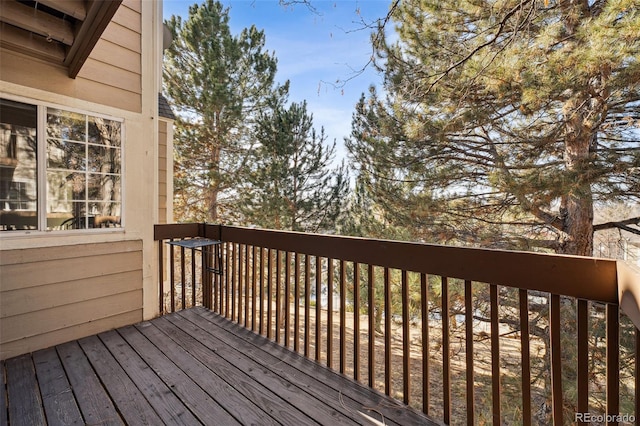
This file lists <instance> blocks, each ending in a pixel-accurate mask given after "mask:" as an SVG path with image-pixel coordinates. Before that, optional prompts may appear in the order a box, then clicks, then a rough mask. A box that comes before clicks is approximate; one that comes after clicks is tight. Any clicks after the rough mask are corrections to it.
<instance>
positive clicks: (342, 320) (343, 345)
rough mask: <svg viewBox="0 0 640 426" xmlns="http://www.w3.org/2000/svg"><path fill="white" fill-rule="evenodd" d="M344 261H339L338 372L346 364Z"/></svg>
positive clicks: (342, 372) (345, 277)
mask: <svg viewBox="0 0 640 426" xmlns="http://www.w3.org/2000/svg"><path fill="white" fill-rule="evenodd" d="M345 266H346V265H345V261H344V260H341V261H340V284H339V285H340V373H341V374H344V372H345V368H346V365H347V350H346V349H347V314H346V313H347V297H346V296H347V295H346V293H347V291H346V288H347V271H346V270H345V269H346V268H345Z"/></svg>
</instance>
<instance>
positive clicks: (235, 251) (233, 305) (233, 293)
mask: <svg viewBox="0 0 640 426" xmlns="http://www.w3.org/2000/svg"><path fill="white" fill-rule="evenodd" d="M231 250H232V252H231V321H235V319H236V296H237V293H238V288H237V283H238V279H237V278H236V277H237V266H238V265H237V262H236V260H237V255H238V244H231Z"/></svg>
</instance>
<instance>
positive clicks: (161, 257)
mask: <svg viewBox="0 0 640 426" xmlns="http://www.w3.org/2000/svg"><path fill="white" fill-rule="evenodd" d="M163 245H164V240H159V241H158V284H159V289H158V291H159V298H158V299H159V301H160V305H159V306H158V308H159V310H158V312H159V313H160V315H164V266H165V265H164V250H163V248H162V246H163Z"/></svg>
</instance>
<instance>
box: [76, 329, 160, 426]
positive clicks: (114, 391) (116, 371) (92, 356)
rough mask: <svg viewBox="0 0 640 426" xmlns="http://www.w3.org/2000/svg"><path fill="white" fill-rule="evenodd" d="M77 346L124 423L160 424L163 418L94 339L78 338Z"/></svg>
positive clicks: (103, 347) (102, 346)
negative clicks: (100, 381)
mask: <svg viewBox="0 0 640 426" xmlns="http://www.w3.org/2000/svg"><path fill="white" fill-rule="evenodd" d="M78 343H80V346H81V347H82V349H83V350H84V353H85V354H86V355H87V359H89V362H90V363H91V365H92V366H93V368H94V369H95V371H96V373H98V375H99V376H100V377H101V379H102V383H103V385H104V387H105V389H106V390H107V392H108V393H109V395H110V396H111V399H112V400H113V402H114V404H115V405H116V407H117V409H118V411H119V412H120V415H121V416H122V417H123V418H124V421H125V422H126V423H127V424H135V425H158V424H161V423H162V419H160V416H158V414H157V413H156V412H155V410H154V409H153V407H151V405H150V404H149V401H147V400H146V398H145V397H144V395H142V392H140V390H139V389H138V388H137V386H136V385H135V384H134V383H133V381H132V380H131V378H130V377H129V376H128V375H127V373H126V372H125V371H124V370H123V369H122V367H121V366H120V364H118V361H116V359H115V358H114V357H113V355H111V352H109V350H108V349H107V348H106V346H104V344H103V343H102V342H101V341H100V339H99V338H98V337H97V336H90V337H86V338H84V339H80V340H79V341H78Z"/></svg>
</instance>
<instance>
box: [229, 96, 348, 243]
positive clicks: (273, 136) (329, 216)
mask: <svg viewBox="0 0 640 426" xmlns="http://www.w3.org/2000/svg"><path fill="white" fill-rule="evenodd" d="M255 138H256V141H257V142H258V147H257V148H256V149H255V151H254V152H253V155H252V156H251V158H250V159H249V164H250V165H251V168H252V173H251V174H250V175H249V176H248V178H247V180H246V181H245V182H244V185H243V188H242V190H241V192H242V196H243V202H242V204H241V206H242V207H241V210H242V213H243V214H244V220H245V221H246V222H247V224H250V225H255V226H260V227H265V228H272V229H286V230H292V231H305V232H320V231H323V232H335V229H336V220H337V218H338V216H339V215H340V213H341V211H342V206H343V200H344V199H345V197H346V193H347V190H348V178H347V173H346V170H345V167H344V165H339V166H337V167H334V168H332V167H331V165H332V162H333V160H334V157H335V142H334V143H333V144H332V145H327V144H326V137H325V136H324V130H323V129H321V130H320V133H317V132H316V130H315V129H314V128H313V116H312V115H310V114H309V113H308V112H307V104H306V102H303V103H301V104H298V103H292V104H291V105H290V106H289V107H288V108H286V107H284V106H283V105H282V104H281V103H280V102H274V107H273V109H272V110H271V111H268V112H266V113H263V114H261V115H260V117H259V119H258V123H257V126H256V132H255Z"/></svg>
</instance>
